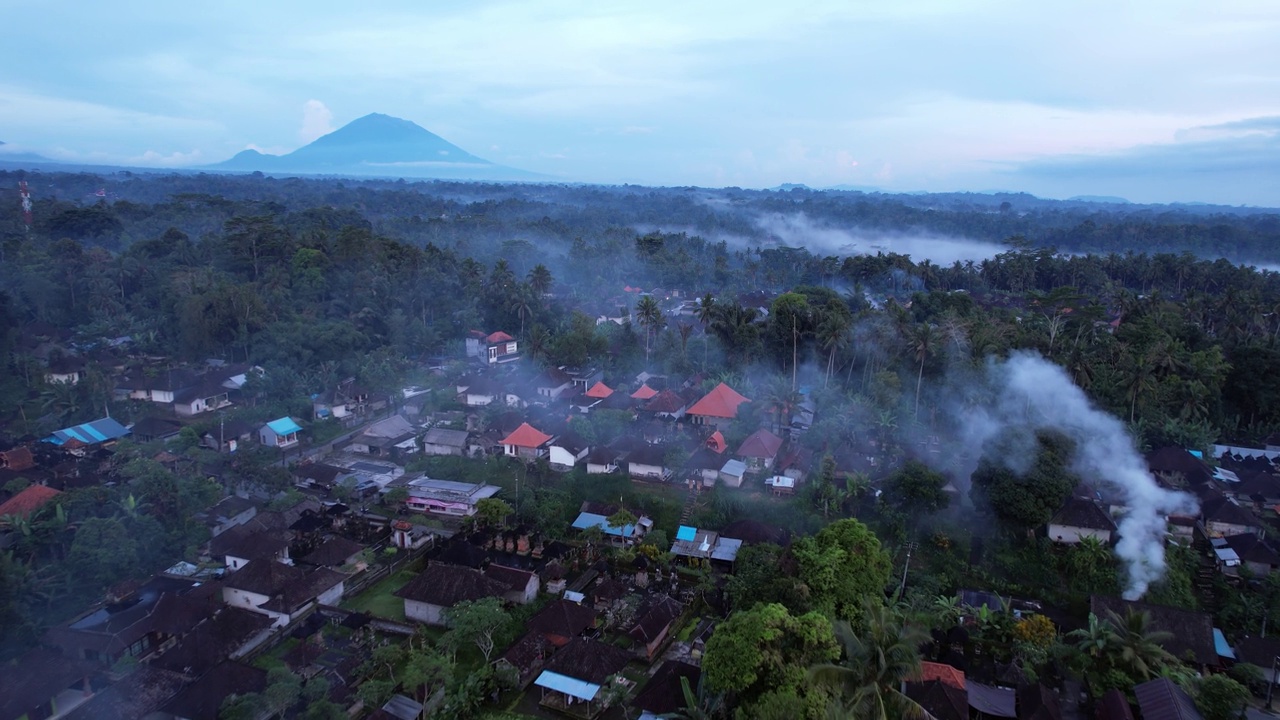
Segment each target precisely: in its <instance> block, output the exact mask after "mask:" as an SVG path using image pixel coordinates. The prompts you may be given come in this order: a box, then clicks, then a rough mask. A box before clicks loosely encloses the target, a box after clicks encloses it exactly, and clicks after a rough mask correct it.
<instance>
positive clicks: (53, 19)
mask: <svg viewBox="0 0 1280 720" xmlns="http://www.w3.org/2000/svg"><path fill="white" fill-rule="evenodd" d="M0 17H3V18H4V19H3V22H0V47H4V48H5V61H4V66H3V69H2V70H0V141H4V142H6V143H8V144H7V145H5V146H3V148H0V151H9V152H13V151H26V152H35V153H39V154H42V155H44V156H46V157H51V158H54V159H59V160H68V161H78V162H99V163H110V164H129V165H139V166H156V167H186V166H199V165H206V164H211V163H215V162H219V161H221V160H225V159H227V158H229V157H231V156H232V155H234V154H235V153H236V152H239V151H240V150H243V149H245V148H250V147H252V148H256V149H258V150H261V151H264V152H272V153H281V152H287V151H290V150H293V149H296V148H297V147H299V146H301V145H303V144H305V143H306V142H309V141H311V140H314V139H315V138H316V137H319V136H320V135H322V134H324V133H325V132H328V131H330V130H332V129H334V128H337V127H340V126H341V125H343V124H345V123H347V122H350V121H351V120H354V119H356V118H358V117H360V116H362V115H365V114H368V113H371V112H382V113H386V114H389V115H393V116H396V117H401V118H405V119H408V120H412V121H414V122H416V123H418V124H420V125H422V126H423V127H425V128H427V129H429V130H431V131H432V132H435V133H437V134H439V135H441V136H442V137H444V138H445V139H447V140H449V141H450V142H453V143H455V144H457V145H459V146H461V147H462V148H464V149H465V150H467V151H469V152H471V153H473V154H476V155H479V156H481V157H484V158H486V159H488V160H490V161H493V162H496V163H500V164H503V165H508V166H512V167H517V168H521V169H524V170H529V171H534V172H538V173H544V174H546V175H547V176H549V177H551V178H556V179H563V180H570V181H586V182H604V183H623V182H627V183H640V184H651V185H702V186H740V187H771V186H776V185H779V184H782V183H803V184H806V185H809V186H811V187H830V186H850V187H857V188H877V189H882V190H886V191H955V190H970V191H991V190H1015V191H1026V192H1032V193H1035V194H1037V195H1041V196H1044V197H1070V196H1076V195H1095V196H1118V197H1124V198H1127V199H1129V200H1131V201H1135V202H1174V201H1198V202H1213V203H1224V204H1231V205H1242V204H1246V205H1264V206H1273V207H1274V206H1280V42H1278V41H1277V39H1278V38H1280V3H1277V2H1275V1H1274V0H1249V1H1243V0H1242V1H1235V0H1220V1H1219V2H1213V3H1209V2H1204V1H1203V0H1155V1H1142V0H1134V1H1132V2H1115V1H1114V0H1110V1H1108V2H1094V1H1093V0H1072V1H1070V2H1060V1H1058V0H1045V1H1044V2H1026V0H963V1H960V0H892V1H891V2H890V1H886V0H873V1H870V2H863V1H862V0H838V1H835V2H824V1H812V2H804V1H803V0H795V1H793V2H789V3H780V2H754V1H753V0H734V1H732V2H721V1H719V0H699V1H698V2H688V1H687V0H685V1H683V2H668V1H666V0H647V1H646V2H628V3H624V2H606V3H583V2H568V1H565V2H559V1H543V0H516V1H512V2H504V1H500V0H493V1H488V0H469V1H467V2H453V1H449V0H433V1H432V2H426V3H424V2H420V1H416V2H408V1H405V2H398V1H396V0H385V1H381V2H376V3H342V4H338V3H331V2H324V1H323V0H320V1H317V0H311V2H307V3H302V2H285V1H280V0H273V1H272V2H261V1H257V2H240V1H238V0H227V1H225V2H224V1H220V2H216V3H174V2H164V3H160V2H133V1H130V0H117V1H115V2H95V3H82V2H71V1H70V0H48V1H45V2H29V1H28V2H17V1H15V0H0Z"/></svg>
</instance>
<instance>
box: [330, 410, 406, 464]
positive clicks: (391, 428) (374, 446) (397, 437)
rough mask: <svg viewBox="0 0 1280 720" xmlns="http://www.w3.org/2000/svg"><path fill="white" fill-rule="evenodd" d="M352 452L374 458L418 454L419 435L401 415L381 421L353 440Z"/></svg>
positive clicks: (350, 447) (350, 446)
mask: <svg viewBox="0 0 1280 720" xmlns="http://www.w3.org/2000/svg"><path fill="white" fill-rule="evenodd" d="M347 449H348V450H350V451H351V452H358V453H363V454H365V455H372V456H374V457H398V456H400V455H412V454H413V453H416V452H418V433H417V431H416V430H415V429H414V428H413V426H412V425H410V424H409V421H408V420H405V419H404V417H402V416H400V415H392V416H391V417H389V418H385V419H383V420H379V421H378V422H375V423H373V424H372V425H370V426H369V427H367V428H365V429H364V431H363V432H361V433H360V434H359V435H357V436H355V437H354V438H352V440H351V444H350V445H349V446H347Z"/></svg>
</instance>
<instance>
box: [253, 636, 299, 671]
mask: <svg viewBox="0 0 1280 720" xmlns="http://www.w3.org/2000/svg"><path fill="white" fill-rule="evenodd" d="M299 642H301V641H300V640H298V639H297V638H289V639H288V640H285V641H284V642H282V643H280V644H279V645H277V646H275V647H273V648H271V651H270V652H265V653H263V654H261V655H259V656H258V657H257V659H256V660H254V661H253V666H254V667H258V668H262V669H263V670H270V669H271V668H275V667H286V665H285V662H284V656H285V655H287V654H288V653H289V651H290V650H292V649H294V648H295V647H297V646H298V643H299Z"/></svg>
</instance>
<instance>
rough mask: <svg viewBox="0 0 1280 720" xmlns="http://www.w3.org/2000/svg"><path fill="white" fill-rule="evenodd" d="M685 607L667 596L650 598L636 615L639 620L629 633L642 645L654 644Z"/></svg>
mask: <svg viewBox="0 0 1280 720" xmlns="http://www.w3.org/2000/svg"><path fill="white" fill-rule="evenodd" d="M683 610H684V607H683V606H682V605H681V604H680V603H678V602H676V601H675V600H672V599H671V598H669V597H667V596H666V595H657V596H650V598H649V600H648V601H646V602H645V605H644V607H642V608H640V610H639V611H638V612H637V613H636V617H637V618H638V619H637V621H636V624H635V627H633V628H631V630H629V631H628V632H627V634H628V635H630V636H631V637H632V638H634V639H635V640H637V641H639V642H642V643H650V642H653V641H654V640H656V639H657V638H658V636H660V635H661V634H662V631H663V630H666V629H667V628H668V627H669V626H670V625H671V623H672V621H674V620H675V619H676V618H678V617H680V613H681V612H682V611H683Z"/></svg>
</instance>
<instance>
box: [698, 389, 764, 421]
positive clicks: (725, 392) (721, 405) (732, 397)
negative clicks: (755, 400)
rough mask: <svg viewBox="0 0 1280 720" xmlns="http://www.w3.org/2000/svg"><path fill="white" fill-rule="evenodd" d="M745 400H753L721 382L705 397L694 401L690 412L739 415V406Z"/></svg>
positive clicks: (726, 416) (731, 416) (729, 415)
mask: <svg viewBox="0 0 1280 720" xmlns="http://www.w3.org/2000/svg"><path fill="white" fill-rule="evenodd" d="M744 402H751V400H750V399H748V398H746V397H743V396H742V395H740V394H739V393H738V391H736V390H734V389H733V388H731V387H729V386H728V385H725V384H724V383H720V384H719V385H717V386H715V388H714V389H713V390H712V391H711V392H709V393H707V394H706V396H705V397H703V398H702V399H701V400H699V401H698V402H696V403H694V404H693V407H691V408H689V414H690V415H703V416H706V417H718V418H734V417H737V416H738V406H739V405H741V404H742V403H744Z"/></svg>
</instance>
